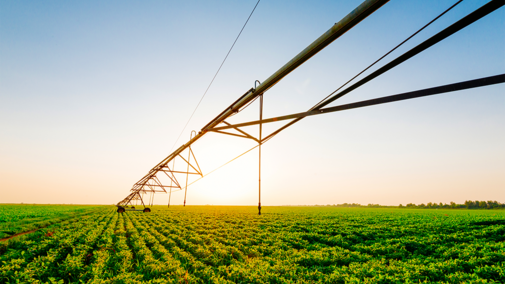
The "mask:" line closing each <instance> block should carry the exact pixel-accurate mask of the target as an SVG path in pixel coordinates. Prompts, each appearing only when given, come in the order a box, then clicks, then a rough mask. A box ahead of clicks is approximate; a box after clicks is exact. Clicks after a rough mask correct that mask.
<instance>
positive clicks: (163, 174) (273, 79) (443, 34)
mask: <svg viewBox="0 0 505 284" xmlns="http://www.w3.org/2000/svg"><path fill="white" fill-rule="evenodd" d="M387 2H388V0H366V1H364V2H363V3H362V4H361V5H359V6H358V7H357V8H356V9H354V10H353V11H352V12H351V13H350V14H348V15H347V16H345V17H344V18H343V19H342V20H340V21H339V22H338V23H336V24H335V25H334V26H332V27H331V29H329V30H328V31H327V32H326V33H324V34H323V35H321V36H320V37H319V38H318V39H316V40H315V41H314V42H313V43H312V44H310V45H309V46H308V47H307V48H305V49H304V50H303V51H302V52H300V53H299V54H298V55H296V56H295V57H294V58H293V59H291V60H290V61H289V62H288V63H286V64H285V65H284V66H283V67H282V68H280V69H279V70H278V71H277V72H275V73H274V74H273V75H271V76H270V77H269V78H268V79H266V80H265V81H263V83H260V84H259V85H258V86H255V88H251V89H250V90H249V91H247V92H246V93H245V94H244V95H242V96H241V97H240V98H238V99H237V100H236V101H235V102H234V103H232V104H231V105H230V106H229V107H227V108H226V109H225V110H224V111H223V112H221V113H220V114H219V115H218V116H216V118H214V119H213V120H212V121H210V122H209V123H208V124H207V125H205V126H204V127H203V128H202V129H201V130H200V131H199V132H198V133H196V131H194V130H193V131H192V132H191V136H190V140H189V141H188V142H187V143H185V144H184V145H182V146H180V147H179V148H178V149H177V150H175V151H174V152H173V153H171V154H170V155H169V156H168V157H166V158H165V159H163V161H161V162H160V163H158V164H157V165H156V166H154V167H153V168H152V169H151V170H150V171H149V172H148V173H147V174H146V175H145V176H144V177H142V178H141V179H140V180H139V181H138V182H136V183H135V184H134V185H133V187H132V189H131V190H130V194H129V195H128V196H126V197H125V198H124V199H123V200H121V201H120V202H118V203H117V205H116V206H117V207H118V209H117V211H118V212H120V213H122V212H125V211H126V210H135V207H134V205H135V204H134V203H138V202H139V201H140V203H141V204H142V205H143V207H144V208H143V209H141V210H139V211H144V212H150V211H151V209H150V208H149V207H148V206H152V205H153V198H154V193H156V192H163V193H168V194H170V195H169V201H168V202H169V203H168V206H170V199H171V194H172V189H174V188H175V189H177V190H180V191H182V190H184V192H185V193H184V206H185V205H186V195H187V188H188V177H189V175H193V174H194V175H199V176H200V177H201V178H203V177H204V175H203V173H202V170H201V169H200V166H199V165H198V162H197V160H196V157H195V154H194V153H193V151H192V150H191V145H193V143H195V142H196V141H198V139H200V138H202V137H203V136H204V135H205V134H207V133H209V132H214V133H221V134H227V135H232V136H237V137H241V138H247V139H251V140H254V141H256V142H257V143H258V145H257V146H255V147H253V148H252V149H254V148H256V147H258V149H259V168H258V170H259V184H258V187H259V196H258V199H259V200H258V213H259V214H260V215H261V145H262V144H264V143H265V142H266V141H268V140H269V139H271V138H272V137H274V136H275V135H277V134H278V133H279V132H281V131H282V130H284V129H286V128H288V127H289V126H291V125H293V124H294V123H296V122H298V121H300V120H301V119H303V118H304V117H307V116H312V115H319V114H325V113H330V112H335V111H342V110H347V109H353V108H359V107H365V106H372V105H378V104H384V103H390V102H395V101H401V100H407V99H413V98H419V97H424V96H430V95H436V94H441V93H447V92H454V91H459V90H465V89H470V88H477V87H483V86H488V85H493V84H499V83H504V82H505V74H499V75H495V76H491V77H485V78H479V79H475V80H470V81H464V82H458V83H453V84H448V85H443V86H438V87H433V88H428V89H423V90H416V91H412V92H408V93H402V94H396V95H392V96H386V97H380V98H376V99H371V100H365V101H360V102H355V103H350V104H344V105H339V106H334V107H326V106H327V105H328V104H330V103H332V102H334V101H335V100H337V99H339V98H340V97H342V96H344V95H346V94H348V93H350V92H351V91H353V90H355V89H357V88H358V87H360V86H362V85H363V84H365V83H367V82H369V81H371V80H372V79H374V78H376V77H378V76H379V75H381V74H383V73H385V72H387V71H388V70H390V69H392V68H394V67H395V66H398V65H399V64H401V63H403V62H404V61H406V60H408V59H410V58H412V57H413V56H415V55H417V54H419V53H420V52H422V51H424V50H426V49H428V48H429V47H431V46H433V45H435V44H437V43H438V42H440V41H442V40H444V39H446V38H447V37H449V36H451V35H453V34H454V33H456V32H458V31H460V30H461V29H463V28H465V27H467V26H468V25H470V24H472V23H474V22H476V21H478V20H479V19H481V18H483V17H485V16H486V15H488V14H490V13H492V12H493V11H495V10H497V9H499V8H500V7H502V6H503V5H505V0H492V1H490V2H488V3H487V4H485V5H483V6H482V7H480V8H478V9H477V10H475V11H473V12H472V13H470V14H468V15H467V16H465V17H463V18H462V19H460V20H459V21H457V22H455V23H454V24H452V25H450V26H449V27H447V28H445V29H444V30H442V31H440V32H439V33H437V34H435V35H434V36H432V37H430V38H429V39H427V40H425V41H424V42H422V43H421V44H419V45H417V46H415V47H414V48H412V49H410V50H409V51H407V52H405V53H404V54H402V55H400V56H398V57H397V58H395V59H394V60H392V61H390V62H389V63H387V64H385V65H384V66H383V67H381V68H379V69H377V70H376V71H374V72H372V73H371V74H369V75H367V76H366V77H365V78H363V79H361V80H359V81H358V82H356V83H354V84H353V85H351V86H349V87H347V88H346V89H344V90H342V91H340V92H337V91H339V90H340V88H342V87H340V88H339V89H337V90H336V91H335V92H333V93H332V94H330V95H329V96H328V97H326V98H325V99H323V100H322V101H321V102H319V103H318V104H316V105H315V106H313V107H312V108H310V109H309V110H308V111H306V112H302V113H295V114H290V115H285V116H279V117H272V118H267V119H263V94H264V93H265V92H266V91H267V90H268V89H270V88H271V87H272V86H274V85H275V84H276V83H277V82H279V81H280V80H281V79H283V78H284V77H285V76H286V75H288V74H289V73H290V72H291V71H293V70H294V69H296V68H297V67H298V66H300V65H302V64H303V63H304V62H305V61H307V60H308V59H309V58H311V57H312V56H313V55H315V54H316V53H318V52H319V51H321V50H322V49H323V48H325V47H326V46H328V45H329V44H330V43H332V42H333V41H334V40H335V39H337V38H339V37H340V36H341V35H343V34H344V33H345V32H347V31H349V30H350V29H351V28H352V27H354V26H355V25H356V24H358V23H359V22H360V21H361V20H363V19H365V18H366V17H367V16H369V15H371V14H372V13H373V12H375V11H376V10H377V9H379V8H380V7H381V6H382V5H384V4H385V3H387ZM460 2H461V1H458V2H457V3H456V4H454V5H453V6H452V7H450V8H449V9H448V10H446V11H445V12H443V13H442V14H440V15H439V16H438V17H437V18H435V19H434V20H432V21H431V22H430V23H428V24H427V25H426V26H428V25H429V24H431V23H432V22H433V21H435V20H436V19H438V18H439V17H440V16H442V15H443V14H445V13H446V12H447V11H449V10H450V9H452V8H453V7H454V6H456V5H457V4H459V3H460ZM426 26H424V27H423V28H422V29H424V28H425V27H426ZM422 29H421V30H422ZM421 30H419V31H421ZM419 31H417V32H416V33H414V34H413V35H412V36H414V35H415V34H417V33H418V32H419ZM412 36H411V37H412ZM411 37H409V38H407V39H406V40H405V41H404V42H406V41H407V40H409V39H410V38H411ZM404 42H402V43H401V44H400V45H402V44H403V43H404ZM400 45H398V46H397V47H399V46H400ZM397 47H395V48H394V49H393V50H395V49H396V48H397ZM393 50H391V51H390V52H388V53H387V54H386V55H388V54H389V53H391V52H392V51H393ZM386 55H384V56H383V57H381V58H380V59H379V60H381V59H382V58H384V57H385V56H386ZM379 60H377V61H376V62H374V63H373V64H372V65H374V64H375V63H377V62H378V61H379ZM372 65H370V66H369V67H367V68H366V69H365V70H363V71H362V72H361V73H359V74H358V75H356V76H355V77H354V78H356V77H357V76H359V75H361V74H362V73H363V72H364V71H366V70H367V69H368V68H370V67H371V66H372ZM354 78H353V79H354ZM353 79H351V80H353ZM351 80H350V81H351ZM350 81H348V82H347V83H349V82H350ZM256 82H258V83H259V81H256ZM256 82H255V85H256ZM347 83H346V84H347ZM346 84H344V86H345V85H346ZM257 98H259V120H256V121H250V122H245V123H239V124H230V123H228V122H226V121H225V120H226V119H227V118H229V117H230V116H232V115H234V114H237V113H238V112H240V111H241V110H242V109H244V108H246V107H248V106H249V105H250V104H251V103H252V102H253V101H255V100H256V99H257ZM282 120H291V121H290V122H288V123H287V124H285V125H284V126H282V127H280V128H279V129H277V130H275V131H274V132H272V133H271V134H270V135H268V136H266V137H263V135H262V125H263V124H264V123H271V122H277V121H282ZM251 125H258V126H259V136H258V138H256V137H254V136H252V135H251V134H249V133H247V132H245V131H243V130H242V129H240V127H245V126H251ZM227 129H231V130H235V131H237V132H236V133H230V132H227V131H225V130H227ZM252 149H250V150H248V151H247V152H249V151H251V150H252ZM247 152H246V153H247ZM244 154H245V153H244ZM242 155H243V154H242ZM185 157H187V158H185ZM176 159H177V160H180V162H182V167H184V168H185V169H183V170H181V169H180V170H175V161H176ZM180 162H179V163H180ZM178 165H179V164H178ZM179 167H181V166H179ZM176 175H178V176H181V175H184V176H185V179H186V182H185V186H184V187H183V186H182V185H181V183H180V182H179V180H178V179H177V178H176ZM167 178H168V179H167ZM164 180H165V181H164ZM168 181H169V182H170V185H168ZM167 189H168V190H169V191H168V192H167ZM149 193H150V194H151V195H150V197H149V202H148V204H146V202H145V201H144V195H145V194H149Z"/></svg>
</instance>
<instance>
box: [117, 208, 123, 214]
mask: <svg viewBox="0 0 505 284" xmlns="http://www.w3.org/2000/svg"><path fill="white" fill-rule="evenodd" d="M124 212H125V210H124V208H123V207H119V208H118V209H117V213H124Z"/></svg>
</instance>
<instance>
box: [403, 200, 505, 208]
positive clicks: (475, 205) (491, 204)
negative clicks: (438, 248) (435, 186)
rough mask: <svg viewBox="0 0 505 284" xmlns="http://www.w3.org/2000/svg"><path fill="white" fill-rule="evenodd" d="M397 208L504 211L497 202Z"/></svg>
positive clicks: (502, 205) (422, 204)
mask: <svg viewBox="0 0 505 284" xmlns="http://www.w3.org/2000/svg"><path fill="white" fill-rule="evenodd" d="M398 207H399V208H409V209H438V208H440V209H505V203H500V202H498V201H496V200H495V201H492V200H489V201H478V200H475V201H472V200H467V201H465V203H464V204H456V203H455V202H452V201H451V203H449V204H447V203H445V204H444V203H442V202H440V203H438V204H437V203H432V202H428V203H427V204H424V203H421V204H419V205H416V204H414V203H409V204H407V205H406V206H403V205H402V204H400V206H398Z"/></svg>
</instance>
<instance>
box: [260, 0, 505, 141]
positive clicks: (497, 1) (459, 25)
mask: <svg viewBox="0 0 505 284" xmlns="http://www.w3.org/2000/svg"><path fill="white" fill-rule="evenodd" d="M503 5H505V0H492V1H490V2H488V3H487V4H485V5H483V6H482V7H480V8H478V9H477V10H475V11H473V12H472V13H470V14H468V15H467V16H465V17H463V18H462V19H460V20H459V21H457V22H456V23H454V24H452V25H450V26H449V27H447V28H445V29H444V30H442V31H441V32H439V33H437V34H435V35H434V36H432V37H430V38H429V39H427V40H425V41H424V42H422V43H420V44H419V45H417V46H415V47H414V48H412V49H410V50H409V51H407V52H405V53H404V54H402V55H400V56H399V57H397V58H396V59H394V60H392V61H391V62H389V63H388V64H386V65H384V66H382V67H381V68H379V69H377V70H376V71H375V72H373V73H371V74H370V75H368V76H366V77H365V78H363V79H361V80H359V81H358V82H356V83H354V84H353V85H352V86H350V87H348V88H347V89H345V90H343V91H341V92H340V93H338V94H336V95H334V96H333V97H331V98H329V99H328V100H326V101H325V102H323V103H321V104H319V105H317V106H316V107H314V108H311V109H310V110H314V109H320V108H322V107H324V106H326V105H328V104H330V103H332V102H333V101H335V100H337V99H339V98H341V97H342V96H344V95H346V94H348V93H349V92H351V91H353V90H355V89H357V88H358V87H360V86H362V85H363V84H365V83H367V82H369V81H370V80H372V79H374V78H376V77H378V76H379V75H382V74H383V73H385V72H387V71H389V70H390V69H392V68H394V67H396V66H398V65H399V64H401V63H403V62H404V61H406V60H408V59H410V58H412V57H413V56H415V55H417V54H419V53H421V52H422V51H424V50H426V49H428V48H429V47H431V46H433V45H435V44H436V43H438V42H440V41H442V40H443V39H445V38H447V37H449V36H451V35H453V34H455V33H456V32H458V31H460V30H461V29H463V28H465V27H467V26H468V25H470V24H472V23H474V22H476V21H477V20H479V19H481V18H483V17H485V16H486V15H488V14H490V13H491V12H493V11H495V10H497V9H498V8H500V7H502V6H503ZM310 110H309V111H310ZM301 119H303V117H300V118H297V119H294V120H293V121H291V122H289V123H287V124H286V125H284V126H282V127H281V128H279V129H277V130H276V131H274V132H273V133H271V134H270V135H268V136H267V137H265V138H264V139H263V141H268V140H269V139H271V138H272V137H274V136H275V135H277V134H279V133H280V132H281V131H282V130H284V129H286V128H288V127H289V126H291V125H293V124H295V123H296V122H298V121H300V120H301Z"/></svg>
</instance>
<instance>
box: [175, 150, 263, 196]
mask: <svg viewBox="0 0 505 284" xmlns="http://www.w3.org/2000/svg"><path fill="white" fill-rule="evenodd" d="M258 147H259V144H258V145H256V146H254V147H252V148H251V149H249V150H247V151H245V152H244V153H242V154H240V155H238V156H236V157H235V158H233V159H231V160H229V161H228V162H226V163H224V164H222V165H221V166H219V167H217V168H215V169H213V170H212V171H210V172H208V173H206V174H205V175H203V176H202V177H200V178H198V179H197V180H195V181H193V182H192V183H190V184H188V186H186V187H185V188H181V189H179V190H174V191H173V192H176V191H182V190H185V189H186V188H187V187H189V186H190V185H192V184H194V183H195V182H197V181H199V180H201V179H203V178H204V177H206V176H208V175H210V174H211V173H213V172H215V171H217V170H219V169H220V168H222V167H224V166H226V165H228V164H229V163H231V162H233V161H235V160H236V159H238V158H240V157H242V156H244V155H245V154H247V153H249V152H251V151H252V150H254V149H255V148H258Z"/></svg>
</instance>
